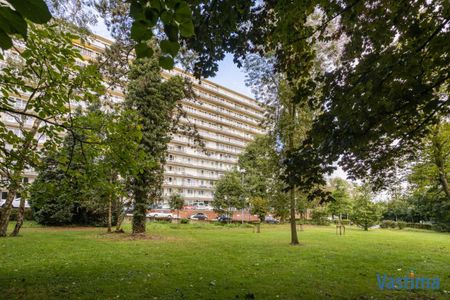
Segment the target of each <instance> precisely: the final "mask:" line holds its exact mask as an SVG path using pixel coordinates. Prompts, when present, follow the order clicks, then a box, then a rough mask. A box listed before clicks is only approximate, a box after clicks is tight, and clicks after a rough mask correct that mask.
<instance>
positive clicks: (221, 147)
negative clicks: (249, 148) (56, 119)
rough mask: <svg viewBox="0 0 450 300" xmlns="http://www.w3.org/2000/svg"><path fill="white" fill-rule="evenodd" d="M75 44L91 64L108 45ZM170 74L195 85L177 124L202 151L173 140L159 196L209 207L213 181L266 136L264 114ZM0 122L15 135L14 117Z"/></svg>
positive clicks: (112, 93)
mask: <svg viewBox="0 0 450 300" xmlns="http://www.w3.org/2000/svg"><path fill="white" fill-rule="evenodd" d="M74 44H75V47H77V48H78V49H79V50H80V52H81V54H82V55H83V57H84V58H85V60H90V59H94V58H95V57H96V56H97V55H98V54H99V53H100V52H102V51H104V49H105V48H106V47H107V46H108V45H110V44H111V41H110V40H108V39H105V38H103V37H100V36H94V37H93V38H92V39H91V41H90V42H89V43H88V44H81V43H78V42H74ZM79 63H80V64H83V63H85V62H82V61H80V62H79ZM174 75H179V76H183V77H188V78H190V79H191V81H192V82H193V88H194V91H195V94H196V96H197V98H196V99H195V100H194V99H184V100H183V101H182V107H183V110H184V111H185V112H186V117H184V118H182V119H181V120H180V122H182V123H184V124H186V125H189V126H193V125H194V124H195V126H196V127H197V129H198V133H199V135H200V136H201V138H202V140H203V142H204V148H200V147H199V146H198V145H196V144H195V143H194V141H193V140H192V138H190V137H188V136H185V135H183V134H175V135H173V136H172V139H171V142H170V144H169V147H168V150H169V151H168V157H167V163H166V165H165V166H164V169H165V172H164V186H163V188H164V191H163V196H164V199H165V200H167V199H168V198H169V196H170V195H171V194H180V195H182V196H183V197H184V199H185V203H186V204H188V205H196V204H199V203H203V204H208V203H210V202H211V201H213V198H214V187H215V184H216V182H217V180H218V179H219V178H220V177H221V176H222V175H223V174H224V172H226V171H228V170H231V169H232V168H233V167H234V166H235V165H236V163H237V160H238V155H239V154H240V153H241V152H242V151H243V149H244V148H245V146H246V145H247V144H248V143H249V142H250V141H252V140H253V138H254V136H255V135H257V134H262V133H263V132H264V131H263V129H262V127H261V126H260V123H261V121H262V119H263V113H264V110H263V108H262V106H261V105H259V104H258V103H257V102H256V101H255V100H254V99H252V98H250V97H247V96H245V95H242V94H240V93H237V92H235V91H233V90H231V89H228V88H226V87H223V86H220V85H218V84H216V83H213V82H211V81H208V80H201V81H198V80H196V79H195V78H194V77H193V76H192V75H190V74H187V73H186V72H183V71H182V70H180V69H173V70H171V71H164V72H163V77H165V78H167V77H169V76H174ZM108 94H109V95H108V98H109V99H110V100H111V101H112V102H121V101H123V98H124V94H123V91H121V90H120V88H117V89H114V90H109V91H108ZM14 101H15V103H16V105H24V103H22V102H23V100H21V99H20V97H17V99H14ZM1 118H2V120H3V121H4V122H5V123H6V124H8V126H11V130H12V131H13V132H14V130H16V131H17V129H15V126H14V122H15V120H14V117H11V116H10V115H7V114H2V115H1ZM17 134H21V133H19V132H17ZM42 139H43V140H42V141H40V142H44V140H45V137H42ZM36 175H37V174H36V173H35V172H33V170H29V172H27V173H26V174H25V177H26V178H27V179H26V180H28V181H30V182H31V181H33V179H34V178H35V177H36ZM3 196H4V197H6V194H5V193H3V195H2V198H3Z"/></svg>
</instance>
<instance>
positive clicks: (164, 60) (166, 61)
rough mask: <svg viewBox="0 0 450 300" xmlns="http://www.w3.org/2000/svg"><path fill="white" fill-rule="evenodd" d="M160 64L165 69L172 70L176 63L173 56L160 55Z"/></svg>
mask: <svg viewBox="0 0 450 300" xmlns="http://www.w3.org/2000/svg"><path fill="white" fill-rule="evenodd" d="M159 65H160V66H161V68H163V69H166V70H170V69H172V68H173V65H174V62H173V58H172V57H170V56H160V57H159Z"/></svg>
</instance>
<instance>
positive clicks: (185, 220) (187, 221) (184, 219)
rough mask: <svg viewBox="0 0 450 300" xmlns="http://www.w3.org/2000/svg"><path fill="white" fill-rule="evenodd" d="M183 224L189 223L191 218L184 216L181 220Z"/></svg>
mask: <svg viewBox="0 0 450 300" xmlns="http://www.w3.org/2000/svg"><path fill="white" fill-rule="evenodd" d="M180 223H181V224H189V219H186V218H183V219H181V220H180Z"/></svg>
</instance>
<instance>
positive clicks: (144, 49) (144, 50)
mask: <svg viewBox="0 0 450 300" xmlns="http://www.w3.org/2000/svg"><path fill="white" fill-rule="evenodd" d="M135 50H136V56H137V57H138V58H144V57H152V56H153V49H152V48H150V47H149V46H148V45H147V44H146V43H139V44H137V45H136V47H135Z"/></svg>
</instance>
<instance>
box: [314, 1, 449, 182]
mask: <svg viewBox="0 0 450 300" xmlns="http://www.w3.org/2000/svg"><path fill="white" fill-rule="evenodd" d="M321 5H322V8H323V10H324V12H325V13H326V16H327V17H326V19H325V20H324V24H326V22H328V21H329V20H331V19H333V18H339V19H340V21H339V24H340V25H339V34H341V35H345V36H346V37H348V39H349V42H348V43H346V44H345V46H344V48H345V50H344V53H343V55H342V57H341V60H340V64H338V65H336V66H335V69H334V70H332V71H331V72H328V74H327V78H326V82H325V89H324V93H323V98H322V99H321V100H320V101H319V105H323V106H325V107H326V109H325V110H324V113H323V114H321V115H320V117H318V118H317V119H316V120H315V122H314V123H315V124H314V129H313V131H312V132H311V136H312V137H313V140H314V143H315V145H317V147H318V149H321V156H322V157H323V159H324V161H326V162H328V163H331V162H333V161H335V160H338V159H339V158H340V165H341V166H342V167H343V169H344V170H345V171H347V173H349V174H350V175H351V176H353V177H354V178H361V177H364V176H367V177H370V178H371V181H372V182H373V184H374V186H375V187H382V186H383V184H384V183H385V182H386V181H389V179H390V178H393V177H394V174H395V169H396V168H397V167H401V166H402V163H403V160H401V159H399V158H402V157H404V156H411V155H413V154H414V153H415V152H416V151H417V145H419V144H420V140H421V139H422V137H423V136H425V135H426V134H427V133H428V132H430V130H431V127H430V126H431V125H433V124H436V123H437V122H438V120H439V118H440V116H442V115H448V113H449V107H450V106H449V105H448V92H449V74H450V72H449V70H450V69H449V68H450V67H449V66H450V63H449V62H450V61H449V59H450V58H449V57H448V56H447V55H446V53H448V52H449V49H450V48H449V47H450V46H449V45H448V43H447V42H446V41H447V40H448V39H449V35H450V32H449V31H448V30H447V29H446V28H447V26H448V22H449V19H448V11H449V9H450V4H449V2H448V1H433V2H429V1H407V2H405V3H401V4H400V3H399V2H392V1H378V2H377V3H373V2H372V1H329V2H327V3H325V2H323V3H322V4H321ZM355 62H357V63H355Z"/></svg>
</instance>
